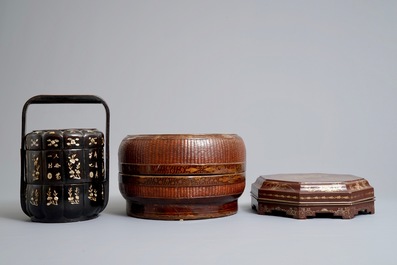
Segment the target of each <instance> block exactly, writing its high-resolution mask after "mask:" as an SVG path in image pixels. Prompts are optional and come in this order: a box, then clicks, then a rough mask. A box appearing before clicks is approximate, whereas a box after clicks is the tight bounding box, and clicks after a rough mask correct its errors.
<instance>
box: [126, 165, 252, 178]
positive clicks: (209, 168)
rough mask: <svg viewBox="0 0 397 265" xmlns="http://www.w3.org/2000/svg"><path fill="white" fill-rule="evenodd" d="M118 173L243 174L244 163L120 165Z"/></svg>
mask: <svg viewBox="0 0 397 265" xmlns="http://www.w3.org/2000/svg"><path fill="white" fill-rule="evenodd" d="M119 166H120V172H122V173H123V174H131V175H215V174H231V173H243V172H245V163H229V164H200V165H194V164H189V165H183V164H163V165H161V164H152V165H148V164H133V163H120V165H119Z"/></svg>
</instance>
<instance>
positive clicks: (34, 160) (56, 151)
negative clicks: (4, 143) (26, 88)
mask: <svg viewBox="0 0 397 265" xmlns="http://www.w3.org/2000/svg"><path fill="white" fill-rule="evenodd" d="M45 103H86V104H89V103H100V104H103V105H104V107H105V110H106V141H105V137H104V135H103V133H102V132H100V131H98V130H96V129H64V130H38V131H33V132H31V133H29V134H27V135H25V121H26V111H27V107H28V106H29V105H30V104H45ZM109 120H110V115H109V108H108V106H107V104H106V103H105V102H104V101H103V100H102V99H100V98H98V97H96V96H91V95H81V96H79V95H76V96H66V95H61V96H53V95H41V96H36V97H33V98H31V99H29V100H28V101H27V102H26V103H25V106H24V107H23V111H22V140H21V207H22V210H23V211H24V212H25V214H26V215H28V216H30V217H31V219H32V220H33V221H38V222H73V221H82V220H87V219H92V218H95V217H96V216H97V215H98V214H99V213H100V212H101V211H103V210H104V209H105V207H106V205H107V202H108V193H109V140H108V139H109V123H110V121H109ZM104 147H105V150H106V152H105V151H104Z"/></svg>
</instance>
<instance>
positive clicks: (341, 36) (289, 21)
mask: <svg viewBox="0 0 397 265" xmlns="http://www.w3.org/2000/svg"><path fill="white" fill-rule="evenodd" d="M396 14H397V2H396V1H4V0H0V113H1V115H0V119H1V120H0V122H1V129H2V130H1V138H0V146H1V149H0V150H1V152H0V161H1V170H2V173H1V175H2V176H1V178H0V181H1V183H2V184H1V185H0V200H1V201H3V202H7V207H8V208H7V209H8V212H9V213H11V214H12V215H14V216H20V217H21V218H24V215H23V213H22V211H20V209H19V174H20V158H19V149H20V137H21V135H20V134H21V131H20V130H21V110H22V106H23V104H24V103H25V101H26V100H27V99H28V98H30V97H32V96H34V95H37V94H95V95H98V96H100V97H102V98H103V99H104V100H105V101H107V103H108V105H109V107H110V111H111V138H110V141H111V142H110V144H111V150H110V152H111V165H110V166H111V169H110V170H111V171H110V177H111V181H110V183H111V190H110V192H111V195H110V206H111V207H115V208H117V207H119V206H118V203H120V204H122V205H121V206H120V208H121V209H123V207H124V202H123V200H122V198H121V195H120V193H119V191H118V179H117V178H118V176H117V172H118V168H117V149H118V146H119V143H120V142H121V140H122V139H123V138H124V137H125V136H126V135H127V134H146V133H236V134H239V135H240V136H241V137H243V139H244V141H245V144H246V148H247V186H246V189H245V192H244V194H243V195H242V197H241V200H240V201H239V202H240V204H241V205H243V207H249V200H250V195H249V192H250V189H251V187H250V185H251V183H252V182H254V181H255V179H256V178H257V177H258V176H259V175H261V174H274V173H288V172H290V173H293V172H302V173H304V172H324V173H347V174H354V175H358V176H361V177H364V178H366V179H367V180H369V182H370V183H371V185H373V186H374V188H375V195H376V197H377V203H380V202H382V201H392V202H393V204H395V202H396V199H397V198H396V186H397V177H396V172H397V163H396V157H397V151H396V150H397V119H396V114H397V104H396V103H397V88H396V84H397V72H396V70H397V68H396V67H397V63H396V62H397V45H396V44H397V16H396ZM103 123H104V111H103V109H102V107H101V106H86V105H81V106H80V105H79V106H56V105H46V106H45V105H35V106H32V107H30V108H29V110H28V126H27V130H28V131H31V130H33V129H46V128H68V127H98V128H99V129H102V130H103V128H104V127H103V125H104V124H103ZM111 209H112V208H111ZM105 212H106V210H105ZM395 231H396V230H394V231H391V233H394V234H395ZM247 247H248V246H247ZM384 264H385V263H384Z"/></svg>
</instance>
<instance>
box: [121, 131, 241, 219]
mask: <svg viewBox="0 0 397 265" xmlns="http://www.w3.org/2000/svg"><path fill="white" fill-rule="evenodd" d="M118 155H119V188H120V192H121V194H122V195H123V197H124V198H125V199H126V202H127V214H128V215H130V216H133V217H139V218H147V219H162V220H181V219H184V220H191V219H205V218H215V217H224V216H229V215H232V214H235V213H236V212H237V209H238V204H237V200H238V198H239V197H240V196H241V194H242V193H243V191H244V188H245V159H246V158H245V157H246V153H245V145H244V142H243V140H242V138H241V137H239V136H238V135H235V134H158V135H129V136H127V137H125V138H124V139H123V140H122V142H121V144H120V147H119V153H118Z"/></svg>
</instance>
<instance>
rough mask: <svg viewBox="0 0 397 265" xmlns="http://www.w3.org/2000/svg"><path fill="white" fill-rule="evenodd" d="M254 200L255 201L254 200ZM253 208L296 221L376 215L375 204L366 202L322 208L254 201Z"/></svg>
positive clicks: (259, 212) (261, 212)
mask: <svg viewBox="0 0 397 265" xmlns="http://www.w3.org/2000/svg"><path fill="white" fill-rule="evenodd" d="M253 200H254V199H253ZM252 208H253V209H254V210H257V212H258V214H263V215H282V216H287V217H292V218H295V219H307V218H310V217H321V216H328V217H341V218H342V219H351V218H353V217H354V216H356V215H359V214H374V213H375V207H374V202H373V201H371V202H365V203H360V204H357V205H348V206H346V205H322V206H306V207H304V206H289V205H283V204H275V203H260V202H259V203H258V202H256V201H254V202H253V203H252Z"/></svg>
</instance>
